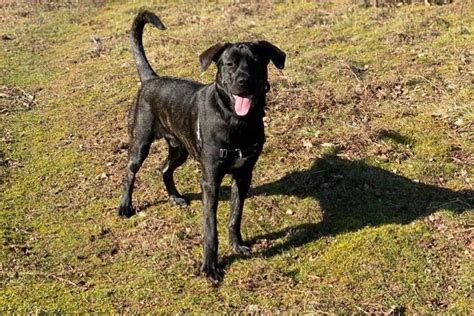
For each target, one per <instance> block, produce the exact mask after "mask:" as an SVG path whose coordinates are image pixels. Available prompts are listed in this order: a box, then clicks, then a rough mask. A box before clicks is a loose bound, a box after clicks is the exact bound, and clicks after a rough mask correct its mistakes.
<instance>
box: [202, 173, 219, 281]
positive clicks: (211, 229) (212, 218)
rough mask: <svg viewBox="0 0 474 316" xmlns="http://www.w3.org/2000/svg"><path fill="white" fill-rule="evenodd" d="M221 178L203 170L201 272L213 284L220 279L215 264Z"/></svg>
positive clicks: (216, 264) (217, 174)
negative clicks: (202, 249)
mask: <svg viewBox="0 0 474 316" xmlns="http://www.w3.org/2000/svg"><path fill="white" fill-rule="evenodd" d="M222 178H223V175H221V174H219V172H216V171H215V170H212V171H208V170H206V169H204V168H203V177H202V181H201V187H202V204H203V225H204V227H203V228H204V258H203V263H202V267H201V272H203V273H204V274H205V275H206V276H207V277H208V278H209V279H211V281H213V282H218V281H220V279H221V278H222V274H221V271H220V269H219V266H218V263H217V249H218V239H217V203H218V196H219V187H220V184H221V181H222Z"/></svg>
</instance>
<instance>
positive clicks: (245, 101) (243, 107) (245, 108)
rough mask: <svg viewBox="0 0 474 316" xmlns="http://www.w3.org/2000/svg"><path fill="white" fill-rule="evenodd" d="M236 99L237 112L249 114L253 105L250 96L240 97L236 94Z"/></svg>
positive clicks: (241, 114)
mask: <svg viewBox="0 0 474 316" xmlns="http://www.w3.org/2000/svg"><path fill="white" fill-rule="evenodd" d="M234 99H235V113H237V114H238V115H240V116H244V115H247V113H248V112H249V110H250V106H251V105H252V100H250V99H249V98H244V97H239V96H238V95H234Z"/></svg>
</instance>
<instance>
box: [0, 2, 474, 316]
mask: <svg viewBox="0 0 474 316" xmlns="http://www.w3.org/2000/svg"><path fill="white" fill-rule="evenodd" d="M352 2H354V1H352ZM352 2H351V1H343V0H338V1H336V0H334V1H324V2H321V3H314V2H296V3H292V4H289V3H288V4H287V3H284V2H277V3H271V2H262V3H259V4H251V3H247V4H244V3H240V2H239V3H235V4H230V3H228V4H220V3H200V4H193V5H191V4H189V3H187V2H175V3H165V2H152V3H150V2H147V3H146V5H147V8H148V9H151V10H153V11H154V12H157V13H158V14H159V15H160V17H161V18H162V20H163V22H164V23H165V25H166V26H167V27H168V29H167V30H166V31H165V32H159V31H157V30H155V29H151V28H150V29H148V28H147V30H146V31H145V47H146V50H147V52H148V56H149V59H150V60H151V62H152V63H153V66H154V69H156V70H157V72H158V73H160V74H166V75H173V76H186V77H190V78H193V79H196V80H199V81H203V82H211V81H212V80H213V76H214V73H213V71H208V72H206V73H204V74H201V73H199V65H198V58H197V57H198V55H199V53H200V52H202V51H204V50H205V49H206V48H207V47H209V46H210V45H212V44H214V43H215V42H217V41H238V40H247V39H249V40H251V39H263V38H264V39H267V40H269V41H271V42H273V43H274V44H276V45H277V46H279V47H280V48H282V49H283V50H284V51H286V52H287V55H288V59H287V67H286V69H285V70H283V71H278V70H276V69H275V68H274V67H271V66H270V77H271V85H272V90H271V92H270V95H269V104H268V111H267V114H268V115H267V118H266V125H267V130H266V133H267V143H266V145H265V150H264V153H263V155H262V156H261V158H260V160H259V162H258V164H257V167H256V169H255V171H254V181H253V188H252V191H251V196H250V197H249V199H248V200H247V202H246V207H245V212H244V225H243V233H244V237H245V238H246V239H247V240H249V241H250V242H251V244H252V249H253V253H254V255H253V256H252V257H250V258H239V257H237V256H235V255H234V254H233V253H232V252H231V250H230V248H229V247H228V245H227V243H226V237H227V232H226V229H225V226H226V225H225V222H226V217H227V215H228V208H229V204H228V197H229V183H230V181H229V179H226V180H225V181H224V184H223V189H222V194H221V197H220V198H221V202H220V206H219V215H218V220H219V222H220V225H219V235H220V241H221V243H220V251H219V259H220V261H221V263H222V265H223V267H224V268H225V278H224V281H223V282H222V284H221V285H220V286H218V287H213V286H211V285H210V284H209V282H207V281H206V280H205V279H204V278H202V277H199V276H197V272H198V269H199V265H200V259H201V255H202V249H201V215H200V213H201V211H200V209H201V203H200V201H199V196H200V193H199V192H200V188H199V175H200V171H199V166H198V164H197V163H196V162H191V161H189V162H188V163H187V164H185V165H184V166H183V167H182V168H181V169H180V170H178V172H177V175H176V177H177V184H178V187H179V188H180V190H181V191H182V192H183V193H186V194H187V195H188V197H190V198H192V200H193V201H192V203H191V206H190V207H189V209H186V210H182V209H179V208H177V207H173V206H171V205H170V204H169V203H168V202H167V201H166V194H165V190H164V186H163V184H162V181H161V180H160V179H161V175H160V173H159V171H158V168H157V166H158V164H159V163H160V161H161V160H162V159H163V158H164V153H165V147H164V144H163V143H160V142H159V143H157V144H155V145H154V146H153V147H152V151H151V155H150V157H149V158H148V160H147V161H146V162H145V164H144V167H143V168H142V170H141V171H140V173H139V177H138V181H137V189H136V191H135V192H136V194H135V197H136V199H135V201H136V203H135V205H136V207H137V208H138V209H139V211H140V212H139V214H138V215H137V216H135V217H133V218H131V219H129V220H123V219H121V218H119V217H118V216H117V215H116V206H117V204H118V198H119V194H120V188H121V177H122V174H123V170H124V168H125V165H126V150H125V148H126V142H127V136H126V113H127V109H128V107H129V105H130V104H131V103H132V102H133V99H134V96H135V93H136V90H137V85H138V76H137V74H136V70H135V67H134V65H133V61H132V57H131V51H130V48H129V43H128V30H129V28H130V24H131V20H132V19H133V16H134V14H136V12H137V11H138V9H139V8H140V7H142V4H140V3H137V2H130V3H125V2H111V3H101V2H97V3H98V4H96V5H92V4H91V5H83V6H75V5H72V4H69V5H54V4H49V5H48V4H37V5H27V4H22V5H20V4H15V5H3V6H2V7H1V10H2V20H1V21H2V22H1V29H0V33H1V34H2V35H3V37H2V40H1V41H2V45H3V46H2V50H1V51H0V65H1V72H2V76H1V91H0V93H1V95H0V97H1V98H0V112H1V114H0V115H1V116H2V119H1V123H0V127H1V131H2V135H3V136H2V138H1V142H0V153H1V156H0V158H1V159H2V160H1V161H2V164H1V166H0V176H1V182H0V185H1V192H2V193H1V200H0V214H1V217H0V221H1V226H0V227H1V236H2V244H1V257H0V260H1V261H0V277H1V279H0V282H1V287H0V293H1V294H0V309H1V310H2V311H3V312H16V313H43V312H47V313H70V312H110V311H115V312H119V313H121V312H130V313H146V312H159V313H185V312H195V313H206V312H209V311H215V312H224V311H226V312H249V313H260V312H265V313H270V312H272V313H273V312H275V313H276V312H280V311H290V312H303V311H305V312H315V313H330V314H347V313H351V314H352V313H355V314H365V313H377V314H378V313H392V314H403V313H409V314H413V313H418V314H433V313H447V314H469V313H470V312H471V311H472V310H473V308H474V306H473V305H474V304H473V298H472V284H473V279H472V276H473V273H474V266H473V264H472V262H473V261H472V250H473V238H474V236H473V230H472V227H473V224H474V217H473V215H472V214H473V213H472V210H473V208H472V203H473V186H472V177H471V175H472V174H473V171H474V170H473V157H474V153H473V148H472V129H473V123H472V122H473V118H474V117H473V110H472V108H473V99H474V94H473V90H472V82H471V79H470V78H472V74H473V72H472V71H473V70H472V58H473V55H472V52H473V44H472V43H474V38H473V35H472V34H473V32H474V24H473V16H474V15H473V14H472V13H473V6H472V4H471V3H470V2H464V1H456V2H455V3H454V4H452V5H447V6H429V7H426V6H422V5H408V6H402V7H398V8H379V9H377V8H364V7H362V6H359V5H355V4H352ZM143 5H145V3H143ZM91 36H98V37H99V38H101V43H102V46H101V47H100V48H97V47H94V45H93V44H92V42H91V39H90V38H91Z"/></svg>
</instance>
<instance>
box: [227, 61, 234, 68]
mask: <svg viewBox="0 0 474 316" xmlns="http://www.w3.org/2000/svg"><path fill="white" fill-rule="evenodd" d="M225 65H226V66H227V67H234V63H233V62H231V61H228V62H226V63H225Z"/></svg>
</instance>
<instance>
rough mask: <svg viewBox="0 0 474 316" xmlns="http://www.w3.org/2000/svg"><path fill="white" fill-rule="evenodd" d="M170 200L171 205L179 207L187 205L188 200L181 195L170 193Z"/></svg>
mask: <svg viewBox="0 0 474 316" xmlns="http://www.w3.org/2000/svg"><path fill="white" fill-rule="evenodd" d="M170 201H171V203H172V204H173V205H177V206H179V207H188V206H189V201H188V200H187V199H185V198H184V197H182V196H176V195H172V196H170Z"/></svg>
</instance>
